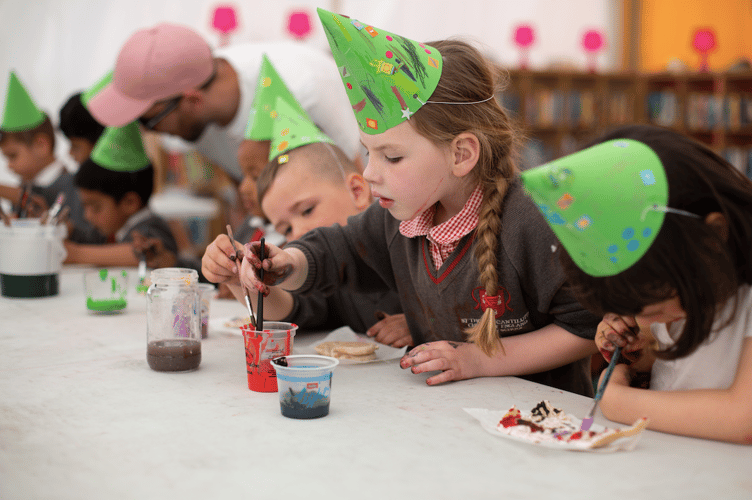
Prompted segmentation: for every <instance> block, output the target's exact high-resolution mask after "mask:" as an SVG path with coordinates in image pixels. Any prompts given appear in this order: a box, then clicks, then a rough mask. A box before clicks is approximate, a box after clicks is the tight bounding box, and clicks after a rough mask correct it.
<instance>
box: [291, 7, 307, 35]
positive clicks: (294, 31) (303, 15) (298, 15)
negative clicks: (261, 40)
mask: <svg viewBox="0 0 752 500" xmlns="http://www.w3.org/2000/svg"><path fill="white" fill-rule="evenodd" d="M287 31H289V32H290V34H291V35H292V36H294V37H295V38H297V39H298V40H302V39H304V38H305V37H307V36H308V35H310V34H311V16H309V15H308V12H305V11H302V10H298V11H295V12H292V13H290V19H289V20H288V21H287Z"/></svg>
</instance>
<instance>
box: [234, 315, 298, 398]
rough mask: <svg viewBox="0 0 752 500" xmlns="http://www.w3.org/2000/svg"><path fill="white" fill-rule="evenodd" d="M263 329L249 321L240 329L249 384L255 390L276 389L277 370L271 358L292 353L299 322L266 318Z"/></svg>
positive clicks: (274, 390) (273, 390)
mask: <svg viewBox="0 0 752 500" xmlns="http://www.w3.org/2000/svg"><path fill="white" fill-rule="evenodd" d="M263 326H264V330H263V331H258V330H256V329H255V328H254V327H253V325H251V324H247V325H245V326H242V327H241V328H240V330H241V331H242V332H243V340H244V341H245V361H246V371H247V372H248V388H249V389H250V390H252V391H254V392H276V391H277V373H276V372H275V371H274V368H272V359H273V358H276V357H279V356H288V355H290V354H291V353H292V343H293V339H294V337H295V332H297V330H298V325H296V324H295V323H285V322H281V321H264V325H263Z"/></svg>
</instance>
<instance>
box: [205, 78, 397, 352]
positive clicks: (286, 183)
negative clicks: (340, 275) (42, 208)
mask: <svg viewBox="0 0 752 500" xmlns="http://www.w3.org/2000/svg"><path fill="white" fill-rule="evenodd" d="M256 95H257V97H258V95H259V94H258V93H257V94H256ZM268 109H269V110H272V111H273V116H274V119H273V120H271V121H270V122H269V126H270V127H271V130H272V132H269V133H266V134H264V135H263V136H264V137H267V138H268V139H269V140H270V153H269V158H268V164H267V165H266V167H265V168H264V169H263V170H262V172H261V174H260V176H259V178H258V184H257V185H258V189H259V190H258V203H259V204H260V205H261V207H262V208H263V213H264V215H265V216H266V217H268V219H269V220H270V221H271V223H272V225H273V227H274V228H275V229H276V230H277V231H278V232H279V233H280V234H282V235H284V237H286V238H287V239H288V240H289V241H292V240H295V239H297V238H299V237H301V236H302V235H303V234H305V233H306V232H308V231H309V230H311V229H314V228H317V227H321V226H330V225H332V224H339V225H345V224H347V219H348V217H350V216H352V215H356V214H358V213H360V212H362V211H363V210H365V209H366V208H367V207H368V206H369V205H370V204H371V203H372V201H373V199H372V197H371V192H370V189H369V188H368V184H367V183H366V182H365V181H364V180H363V176H362V175H361V173H360V170H359V169H358V167H357V166H356V165H355V164H354V163H353V162H352V161H351V160H350V159H349V158H348V157H347V156H346V155H345V153H344V152H343V151H342V150H341V149H340V148H338V147H337V146H336V145H334V143H333V141H332V140H331V139H330V138H329V137H328V136H326V135H325V134H323V133H322V132H321V131H320V130H319V129H318V127H316V125H314V124H313V122H311V121H310V118H309V117H308V116H307V115H306V114H305V112H304V111H303V110H302V109H301V108H300V107H299V106H294V104H291V103H288V101H287V100H286V99H284V98H282V97H277V99H276V101H275V102H274V103H273V104H272V105H271V106H269V108H268ZM256 123H257V124H258V122H256ZM257 133H258V132H257ZM244 181H245V180H244ZM242 186H243V184H241V188H242ZM254 194H255V190H254ZM267 241H268V239H267ZM223 244H227V241H226V238H225V237H224V236H219V237H218V238H217V240H215V242H214V243H212V245H210V246H209V247H208V248H207V252H206V259H207V260H211V259H213V258H214V257H213V254H214V253H216V254H217V256H218V257H219V258H222V257H223V256H224V253H223V252H222V250H221V245H223ZM232 283H233V284H232V285H231V289H232V290H233V293H234V294H235V295H236V297H237V298H238V300H240V301H241V302H243V300H244V299H243V293H242V290H241V289H240V287H239V282H238V281H237V276H236V277H235V279H234V280H233V282H232ZM264 303H265V307H264V310H265V314H264V317H265V318H267V319H270V320H279V321H292V322H294V323H295V324H297V325H298V326H300V327H301V328H304V329H318V330H322V329H328V330H331V329H334V328H337V327H339V326H342V325H343V324H344V325H347V326H349V327H350V328H352V329H353V330H354V331H356V332H366V333H368V334H369V335H371V336H373V337H375V339H376V340H377V341H379V342H381V343H384V344H388V345H392V346H394V347H403V346H405V345H409V344H411V342H412V339H411V338H410V332H409V330H408V329H407V325H406V324H405V321H404V315H402V314H399V313H400V311H401V309H400V305H399V299H398V297H397V295H396V294H395V293H393V292H386V293H381V292H379V293H353V292H350V291H348V290H346V289H344V288H343V289H338V290H336V291H334V292H333V293H332V294H329V295H324V294H320V295H309V296H304V297H301V296H299V295H296V294H290V293H289V292H287V291H284V290H281V289H276V290H275V291H274V292H273V293H272V294H271V295H270V296H269V297H267V299H266V300H265V301H264Z"/></svg>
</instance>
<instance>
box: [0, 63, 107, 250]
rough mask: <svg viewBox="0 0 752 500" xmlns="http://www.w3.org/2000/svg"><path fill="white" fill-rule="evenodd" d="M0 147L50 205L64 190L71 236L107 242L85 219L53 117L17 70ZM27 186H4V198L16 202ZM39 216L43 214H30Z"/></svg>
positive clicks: (1, 192)
mask: <svg viewBox="0 0 752 500" xmlns="http://www.w3.org/2000/svg"><path fill="white" fill-rule="evenodd" d="M0 150H2V152H3V155H4V156H5V158H6V159H7V160H8V167H9V168H10V170H12V171H13V172H15V173H16V174H17V175H18V176H19V177H20V178H21V183H22V185H24V186H25V185H27V184H31V192H32V193H33V194H34V195H36V196H38V199H39V200H41V203H42V204H44V205H45V206H44V207H43V208H49V207H50V206H52V205H53V204H54V203H55V200H56V199H57V198H58V196H59V195H60V194H61V193H62V194H63V195H64V196H65V201H64V204H63V206H64V207H68V208H69V210H70V220H71V222H72V225H73V227H72V228H71V231H70V232H69V238H70V239H71V240H72V241H78V242H98V241H103V237H102V235H101V234H99V233H98V232H97V231H96V230H95V228H94V227H93V226H91V225H90V224H89V223H88V222H86V220H85V219H84V215H83V206H82V205H81V201H80V199H79V197H78V193H77V192H76V189H75V186H74V183H73V174H71V173H70V172H68V170H67V169H66V168H65V165H64V164H63V163H62V162H61V161H60V160H58V159H57V158H56V157H55V131H54V129H53V126H52V122H51V121H50V119H49V117H48V116H47V115H46V114H45V113H44V112H42V111H40V110H39V108H38V107H37V106H36V104H35V103H34V101H33V100H32V99H31V96H29V94H28V92H27V91H26V89H25V88H24V87H23V85H22V84H21V82H20V81H19V80H18V78H17V77H16V75H15V74H14V73H11V75H10V81H9V84H8V93H7V99H6V104H5V112H4V115H3V122H2V125H0ZM22 190H23V188H18V187H13V186H0V197H3V198H7V199H9V200H11V201H12V202H14V203H17V202H19V200H20V199H21V194H22ZM30 215H36V216H39V215H41V214H39V213H37V214H30Z"/></svg>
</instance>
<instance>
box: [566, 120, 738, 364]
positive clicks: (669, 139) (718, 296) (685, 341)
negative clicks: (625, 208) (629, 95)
mask: <svg viewBox="0 0 752 500" xmlns="http://www.w3.org/2000/svg"><path fill="white" fill-rule="evenodd" d="M612 139H634V140H637V141H640V142H642V143H644V144H647V145H648V146H649V147H650V148H651V149H653V151H655V152H656V154H657V155H658V157H659V158H660V160H661V163H662V164H663V167H664V169H665V171H666V177H667V179H668V186H669V193H668V206H669V207H671V208H677V209H681V210H685V211H687V212H691V213H693V214H697V215H698V216H700V217H699V218H696V217H691V216H687V215H680V214H675V213H667V214H666V217H665V219H664V222H663V226H662V227H661V230H660V232H659V233H658V236H657V237H656V240H655V242H654V243H653V245H652V246H651V247H650V249H649V250H648V251H647V252H646V253H645V255H644V256H643V257H642V258H641V259H640V260H639V261H638V262H637V263H636V264H634V265H633V266H632V267H630V268H629V269H627V270H625V271H623V272H621V273H619V274H617V275H615V276H609V277H600V278H596V277H593V276H590V275H588V274H586V273H584V272H583V271H582V270H580V269H579V268H578V267H577V265H576V264H574V262H573V261H572V260H571V258H570V257H569V255H567V253H566V252H560V254H561V260H562V264H563V266H564V270H565V273H566V275H567V277H568V279H569V281H570V283H571V285H572V287H573V291H574V294H575V296H576V297H577V299H578V300H579V301H580V303H582V305H583V306H585V307H586V308H588V309H590V310H591V311H592V312H594V313H596V314H598V315H602V314H604V313H606V312H611V313H616V314H621V315H630V316H634V315H637V314H638V313H639V312H640V311H642V310H643V309H644V308H645V307H646V306H648V305H650V304H655V303H657V302H662V301H664V300H668V299H670V298H673V297H677V296H678V297H679V300H680V302H681V306H682V308H683V309H684V311H686V313H687V317H686V322H685V325H684V330H683V331H682V333H681V335H680V336H679V338H678V339H676V343H675V344H674V345H673V346H671V347H670V348H668V349H667V350H665V351H660V352H658V353H656V354H657V355H658V356H659V357H661V358H665V359H676V358H680V357H683V356H687V355H688V354H691V353H692V352H693V351H694V350H695V349H696V348H697V346H699V345H700V344H701V343H702V342H703V341H705V340H706V339H707V338H708V337H709V336H710V332H711V327H712V324H713V320H714V318H715V316H716V312H717V310H718V307H719V306H720V305H722V304H723V303H724V302H726V301H727V300H728V299H730V298H731V297H732V296H733V295H734V294H735V293H736V290H737V288H738V287H739V285H740V284H742V283H752V260H751V259H750V248H751V247H752V181H750V180H749V179H748V178H747V177H746V176H744V175H743V174H742V173H741V172H740V171H738V170H737V169H736V168H734V167H733V166H732V165H731V164H730V163H728V162H727V161H726V160H724V159H723V158H721V157H720V156H718V155H717V154H715V153H714V152H713V151H711V150H710V149H708V148H707V147H705V146H703V145H702V144H700V143H699V142H697V141H695V140H693V139H690V138H689V137H687V136H684V135H682V134H680V133H678V132H674V131H671V130H667V129H663V128H660V127H655V126H650V125H632V126H626V127H621V128H619V129H616V130H614V131H612V132H610V133H608V134H606V135H604V136H602V137H600V138H599V139H598V140H597V141H596V142H595V143H594V144H597V143H601V142H605V141H608V140H612ZM713 212H717V213H720V214H722V215H723V217H724V218H725V221H726V225H727V227H720V226H717V225H711V224H708V223H706V221H705V218H706V216H707V215H708V214H710V213H713ZM732 318H733V315H732V316H730V317H729V321H730V320H731V319H732Z"/></svg>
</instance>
